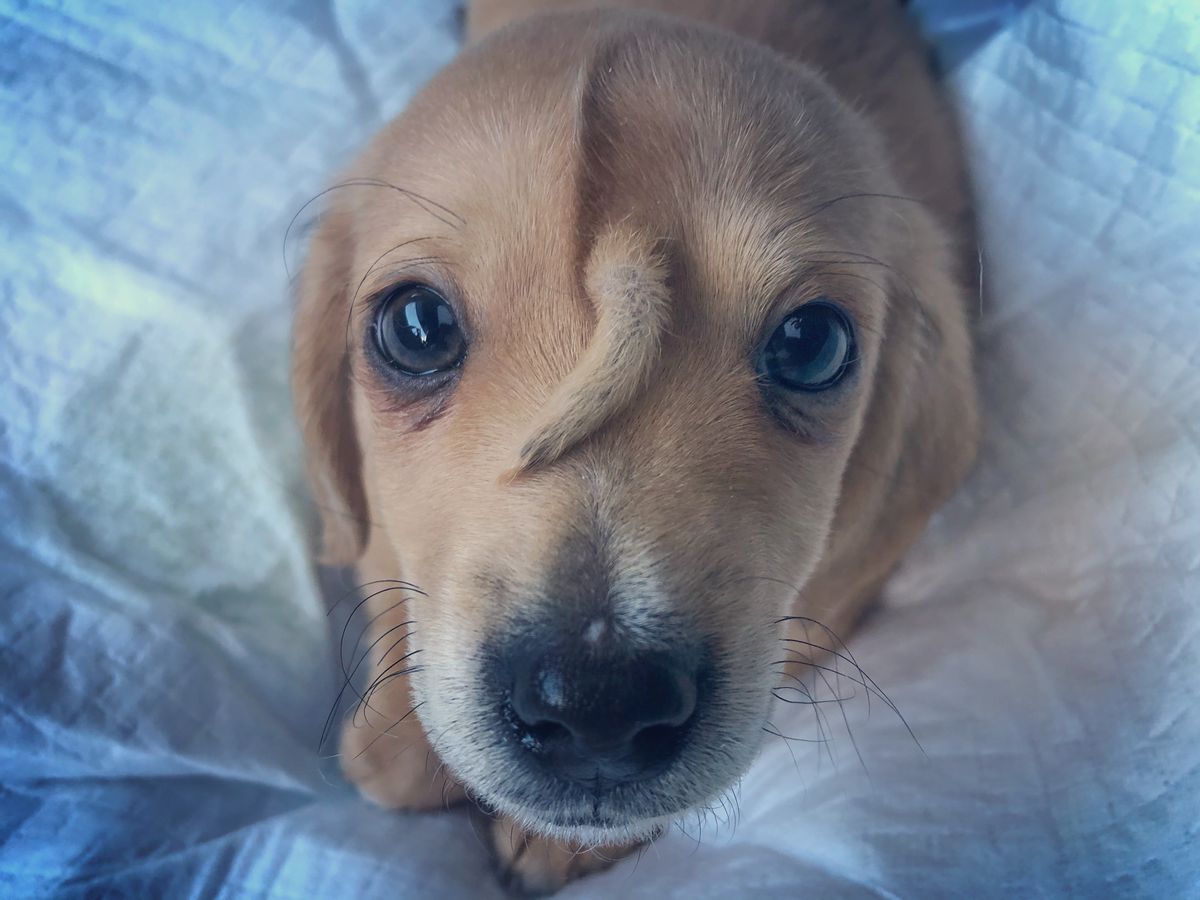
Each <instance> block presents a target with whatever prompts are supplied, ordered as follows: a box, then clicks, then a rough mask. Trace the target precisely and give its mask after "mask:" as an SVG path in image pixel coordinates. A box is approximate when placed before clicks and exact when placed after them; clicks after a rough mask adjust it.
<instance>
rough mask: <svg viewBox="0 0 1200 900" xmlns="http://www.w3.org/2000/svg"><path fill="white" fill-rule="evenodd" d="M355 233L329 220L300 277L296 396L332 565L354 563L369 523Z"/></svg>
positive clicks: (334, 217)
mask: <svg viewBox="0 0 1200 900" xmlns="http://www.w3.org/2000/svg"><path fill="white" fill-rule="evenodd" d="M351 233H352V232H351V229H350V223H349V220H348V217H347V216H346V215H345V214H339V213H330V214H328V215H327V216H326V217H324V218H323V219H322V221H321V224H320V226H319V228H318V230H317V232H316V235H315V236H314V237H313V239H312V243H311V245H310V247H309V253H308V259H307V260H306V261H305V264H304V271H303V272H302V274H301V276H300V292H299V305H298V308H297V311H296V322H295V331H294V334H293V345H292V397H293V402H294V404H295V410H296V417H297V419H298V421H299V422H300V430H301V433H302V435H303V437H304V443H305V447H306V450H307V456H308V476H309V482H310V484H311V486H312V490H313V495H314V498H315V500H316V503H317V506H318V508H319V510H320V514H321V523H322V541H321V545H322V552H321V561H322V562H324V563H327V564H329V565H350V564H352V563H354V562H355V561H356V560H357V559H358V558H359V557H360V556H361V555H362V551H363V548H364V547H365V546H366V540H367V533H368V525H369V521H368V514H367V501H366V494H365V492H364V490H363V483H362V474H361V467H362V455H361V452H360V450H359V445H358V435H357V433H356V431H355V425H354V412H353V398H352V394H351V375H350V359H349V357H348V355H347V346H346V316H347V314H348V304H349V303H350V296H349V287H350V272H349V266H350V259H351V249H352V241H351Z"/></svg>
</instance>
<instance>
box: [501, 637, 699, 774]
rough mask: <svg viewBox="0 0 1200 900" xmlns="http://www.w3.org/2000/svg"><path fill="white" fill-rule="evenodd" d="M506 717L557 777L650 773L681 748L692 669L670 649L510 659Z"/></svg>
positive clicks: (692, 695) (692, 701)
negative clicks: (513, 661)
mask: <svg viewBox="0 0 1200 900" xmlns="http://www.w3.org/2000/svg"><path fill="white" fill-rule="evenodd" d="M512 671H513V673H514V679H513V684H512V690H511V694H510V698H509V706H510V709H509V710H507V711H506V712H507V713H508V716H509V719H510V721H511V722H512V724H513V725H514V727H515V728H516V729H517V732H518V735H519V736H520V740H521V743H522V744H523V745H524V746H525V748H526V749H528V750H529V751H530V752H532V753H533V754H535V755H536V756H538V757H539V758H540V759H541V761H542V762H543V764H544V765H546V766H547V767H548V768H549V769H550V770H551V771H553V772H555V773H556V774H558V775H560V776H561V777H564V778H567V779H570V780H572V781H578V782H583V783H587V784H594V783H596V782H597V781H607V782H610V783H614V782H615V783H619V782H627V781H636V780H639V779H643V778H648V777H650V776H652V775H655V774H657V773H659V772H661V771H662V770H663V769H665V768H666V767H667V766H668V765H669V764H670V763H671V761H672V760H673V759H674V758H675V756H676V755H677V753H678V752H679V749H680V746H681V744H682V742H683V738H684V735H685V732H686V730H687V729H686V726H687V725H688V724H689V722H690V720H691V718H692V714H693V712H695V709H696V673H695V669H694V667H693V666H688V665H687V664H686V663H685V662H684V661H683V660H681V659H673V658H672V657H671V656H670V655H669V654H664V653H653V654H642V655H638V656H632V657H630V656H622V657H610V656H608V655H606V654H599V655H598V654H593V653H586V652H585V653H580V654H568V653H550V654H548V655H545V656H542V657H540V658H537V659H535V660H534V661H532V662H531V663H529V664H527V665H520V664H518V665H517V666H514V667H513V669H512Z"/></svg>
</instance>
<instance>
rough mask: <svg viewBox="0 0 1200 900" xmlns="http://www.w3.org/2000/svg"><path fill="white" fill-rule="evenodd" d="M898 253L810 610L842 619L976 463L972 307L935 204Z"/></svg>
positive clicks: (856, 610) (807, 593) (839, 626)
mask: <svg viewBox="0 0 1200 900" xmlns="http://www.w3.org/2000/svg"><path fill="white" fill-rule="evenodd" d="M910 226H911V227H910V230H909V235H910V236H911V238H912V240H911V242H906V244H907V246H906V247H905V248H904V249H903V251H902V252H899V253H897V254H895V256H896V258H897V259H898V260H900V261H898V262H897V263H896V266H895V268H894V270H893V271H892V273H891V279H890V284H889V290H890V294H891V297H890V305H889V310H888V316H887V322H886V325H885V330H884V335H883V342H882V344H881V351H880V352H881V354H882V355H881V357H880V360H879V365H878V367H877V369H876V373H875V383H874V386H873V390H872V395H871V400H870V405H869V407H868V409H867V414H866V419H865V421H864V423H863V428H862V432H861V434H860V436H859V440H858V443H857V445H856V446H855V449H854V451H853V453H852V454H851V457H850V461H849V463H848V465H847V468H846V473H845V475H844V477H843V479H842V491H841V495H840V497H839V500H838V508H837V513H836V515H835V517H834V525H833V531H832V533H831V535H830V539H829V545H828V547H827V548H826V552H825V556H824V557H823V559H822V562H821V564H820V566H819V568H818V570H817V572H816V573H815V574H814V576H813V578H812V579H811V580H810V582H809V584H808V585H807V586H806V587H805V590H804V592H803V594H802V596H801V598H800V601H799V607H798V611H799V612H806V611H809V612H808V614H810V615H813V616H815V617H818V618H822V617H825V618H822V621H825V622H826V624H828V625H829V626H830V627H831V628H834V630H843V629H847V628H849V627H850V626H852V625H853V624H854V622H855V620H856V619H857V618H859V617H860V616H861V615H862V613H863V612H864V610H865V609H866V607H867V605H868V604H869V603H870V602H871V601H872V600H874V599H875V597H876V595H877V594H878V592H879V590H880V588H881V587H882V585H883V582H884V580H885V579H886V578H887V576H888V575H889V574H890V572H891V571H892V569H893V568H894V566H895V565H896V563H897V562H898V561H899V560H900V558H901V557H902V556H903V555H904V553H905V552H906V551H907V550H908V548H909V547H910V546H911V545H912V543H913V542H914V541H915V540H916V539H917V538H918V537H919V536H920V534H921V531H922V530H923V529H924V527H925V524H926V522H927V521H928V520H929V517H930V516H931V515H932V514H933V513H934V511H935V510H937V508H938V507H939V506H941V505H942V503H944V502H945V501H946V500H947V499H948V498H949V496H950V494H951V493H953V491H954V489H955V487H956V486H957V485H958V483H959V481H960V480H961V479H962V477H963V476H964V475H965V474H966V472H967V470H968V469H969V468H970V465H971V463H972V461H973V460H974V458H975V451H976V447H977V444H978V430H979V413H978V408H977V398H976V391H975V376H974V372H973V369H972V360H971V356H972V355H971V338H970V333H969V327H968V310H969V309H970V308H971V307H972V306H973V304H972V303H971V301H970V300H969V299H968V298H969V297H973V296H974V291H973V290H967V289H964V287H963V286H962V284H961V283H960V281H959V280H958V279H956V277H955V275H954V269H955V266H954V263H953V260H952V256H951V253H950V252H949V248H948V246H947V242H946V241H945V239H944V237H943V234H942V230H941V229H940V228H939V227H938V226H937V224H936V223H935V222H934V221H933V219H932V218H931V217H930V216H929V215H928V214H927V213H925V212H924V211H921V212H919V213H917V214H916V215H914V216H913V219H912V221H910Z"/></svg>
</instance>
